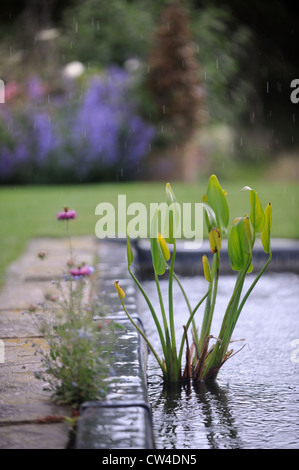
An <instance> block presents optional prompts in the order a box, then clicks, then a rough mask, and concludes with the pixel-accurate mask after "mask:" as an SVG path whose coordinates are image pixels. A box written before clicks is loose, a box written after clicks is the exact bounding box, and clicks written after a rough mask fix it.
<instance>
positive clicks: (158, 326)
mask: <svg viewBox="0 0 299 470" xmlns="http://www.w3.org/2000/svg"><path fill="white" fill-rule="evenodd" d="M128 271H129V273H130V275H131V277H132V279H133V280H134V282H135V284H136V285H137V287H138V289H139V290H140V292H141V293H142V295H143V297H144V299H145V301H146V303H147V305H148V307H149V309H150V311H151V314H152V317H153V319H154V322H155V325H156V328H157V331H158V334H159V337H160V342H161V346H162V349H163V354H164V357H165V358H166V357H167V347H166V344H165V339H164V336H163V331H162V328H161V325H160V322H159V320H158V317H157V315H156V312H155V310H154V307H153V306H152V304H151V302H150V300H149V298H148V296H147V294H146V293H145V291H144V289H143V287H142V286H141V284H140V282H139V281H138V279H137V278H136V277H135V276H134V274H133V273H132V271H131V269H130V267H128Z"/></svg>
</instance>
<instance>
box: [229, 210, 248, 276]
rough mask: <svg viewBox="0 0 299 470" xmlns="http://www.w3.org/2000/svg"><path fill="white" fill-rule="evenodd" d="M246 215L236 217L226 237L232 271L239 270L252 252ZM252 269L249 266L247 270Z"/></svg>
mask: <svg viewBox="0 0 299 470" xmlns="http://www.w3.org/2000/svg"><path fill="white" fill-rule="evenodd" d="M248 230H250V226H249V220H248V217H241V218H239V219H236V221H235V223H234V224H233V226H232V228H231V231H230V234H229V237H228V255H229V258H230V261H231V264H232V268H233V270H234V271H240V270H241V269H243V268H244V267H245V265H246V264H247V262H248V256H251V254H252V237H251V232H250V233H249V231H248ZM250 270H252V266H250V268H249V270H248V271H250Z"/></svg>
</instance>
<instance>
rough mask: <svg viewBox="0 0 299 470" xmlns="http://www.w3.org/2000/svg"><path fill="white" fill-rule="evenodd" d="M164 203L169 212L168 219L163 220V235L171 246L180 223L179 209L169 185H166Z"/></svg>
mask: <svg viewBox="0 0 299 470" xmlns="http://www.w3.org/2000/svg"><path fill="white" fill-rule="evenodd" d="M166 202H167V204H168V209H169V210H168V217H166V220H165V227H164V233H165V238H166V241H167V242H168V243H171V244H173V243H174V242H175V235H176V231H177V228H178V224H179V223H180V208H179V204H178V203H177V201H176V197H175V194H174V192H173V190H172V188H171V186H170V183H167V184H166Z"/></svg>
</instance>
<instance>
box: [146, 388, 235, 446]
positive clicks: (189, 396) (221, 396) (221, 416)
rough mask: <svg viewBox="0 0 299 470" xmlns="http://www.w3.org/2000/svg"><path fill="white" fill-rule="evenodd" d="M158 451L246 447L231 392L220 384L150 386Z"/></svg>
mask: <svg viewBox="0 0 299 470" xmlns="http://www.w3.org/2000/svg"><path fill="white" fill-rule="evenodd" d="M149 393H150V399H151V404H152V407H153V413H154V422H155V427H156V429H155V431H156V436H157V442H156V444H157V448H164V449H165V448H175V449H183V448H188V449H192V448H193V449H200V448H210V449H220V448H231V449H232V448H242V442H241V439H240V437H239V435H238V429H237V425H236V424H235V419H234V414H233V412H232V411H231V409H230V406H229V399H228V396H227V391H226V389H225V388H224V387H221V386H219V385H218V383H207V384H205V383H202V382H201V383H196V384H193V385H191V386H190V385H184V386H183V385H176V386H175V385H173V386H171V387H166V386H163V384H162V382H161V381H160V383H158V382H156V383H155V384H154V383H153V382H150V383H149Z"/></svg>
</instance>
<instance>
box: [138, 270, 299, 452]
mask: <svg viewBox="0 0 299 470" xmlns="http://www.w3.org/2000/svg"><path fill="white" fill-rule="evenodd" d="M251 281H252V278H251V277H250V276H248V279H247V282H246V284H245V288H246V286H248V285H249V283H251ZM182 282H183V285H184V287H185V290H186V291H187V293H188V296H189V298H190V301H191V305H192V306H194V305H195V304H196V303H197V301H198V299H199V298H200V296H202V295H203V294H204V292H205V289H206V283H205V281H204V280H203V278H200V277H194V278H182ZM234 282H235V276H225V277H223V278H222V279H220V282H219V295H218V299H217V304H216V310H215V314H214V323H213V325H212V334H213V335H214V336H217V334H218V332H219V328H220V324H221V320H222V315H223V312H224V310H225V308H226V305H227V302H228V299H229V295H230V293H231V292H232V289H233V286H234ZM144 286H145V289H146V291H147V293H148V294H149V296H150V298H151V299H153V300H154V301H155V303H156V305H157V311H159V308H158V302H157V297H156V287H155V283H154V282H152V281H147V282H146V283H144ZM161 288H162V292H163V295H164V298H165V299H167V288H168V282H167V281H163V282H161ZM174 295H175V298H174V308H175V321H176V328H177V329H176V334H177V343H178V340H180V338H181V335H182V325H183V324H184V323H185V322H186V319H187V318H188V312H187V310H186V305H185V302H184V300H183V298H182V296H181V294H180V291H179V290H178V289H177V287H176V286H175V289H174ZM141 305H142V319H143V322H144V325H145V329H146V333H147V335H148V336H149V338H150V340H151V341H152V343H154V344H155V345H156V347H157V349H159V351H160V347H159V340H158V335H157V333H156V330H155V325H154V323H153V321H152V319H151V316H150V313H149V312H148V310H147V308H146V305H145V303H144V302H143V301H142V300H141ZM166 307H167V302H166ZM202 314H203V308H201V310H199V311H198V313H197V317H196V318H197V324H198V325H200V324H201V319H202ZM233 339H234V340H241V339H244V341H240V342H239V341H237V342H236V343H233V344H232V347H233V349H234V350H235V351H237V350H239V349H240V348H242V346H244V347H243V349H242V350H241V351H240V352H239V353H238V354H236V355H235V356H234V357H232V358H231V359H229V360H228V361H227V362H226V364H224V366H223V368H222V369H221V370H220V373H219V375H218V378H217V382H216V383H215V384H214V385H210V386H207V385H204V384H200V385H199V386H198V387H194V386H191V387H189V388H180V389H178V390H172V391H171V392H170V391H167V390H164V389H163V385H162V380H161V374H160V370H159V368H158V367H157V364H156V361H155V359H154V357H153V355H152V354H150V355H149V359H148V386H149V399H150V403H151V406H152V411H153V420H154V432H155V438H156V446H157V448H158V449H159V448H160V449H203V448H210V449H218V448H219V449H221V448H228V449H234V448H241V449H250V448H255V449H259V448H264V449H274V448H277V449H279V448H288V449H291V448H299V395H298V392H299V276H298V275H296V274H289V273H284V274H267V275H264V277H263V278H262V279H261V280H260V281H259V283H258V284H257V286H256V287H255V288H254V290H253V292H252V294H251V296H250V297H249V299H248V301H247V303H246V304H245V307H244V309H243V311H242V313H241V315H240V318H239V321H238V323H237V326H236V328H235V332H234V335H233ZM296 340H297V342H296Z"/></svg>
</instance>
